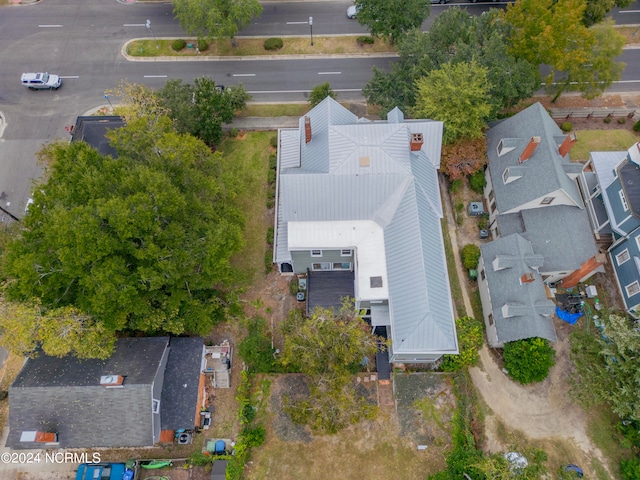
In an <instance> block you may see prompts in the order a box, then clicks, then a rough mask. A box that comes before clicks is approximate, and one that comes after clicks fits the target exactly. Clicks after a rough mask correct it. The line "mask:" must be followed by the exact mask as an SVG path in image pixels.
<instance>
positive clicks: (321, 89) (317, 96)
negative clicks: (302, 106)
mask: <svg viewBox="0 0 640 480" xmlns="http://www.w3.org/2000/svg"><path fill="white" fill-rule="evenodd" d="M327 97H331V98H333V99H334V100H335V99H336V92H334V91H333V90H332V89H331V85H329V82H324V83H321V84H320V85H316V86H315V87H313V88H312V89H311V93H309V105H310V106H311V107H315V106H316V105H318V104H319V103H320V102H321V101H323V100H324V99H325V98H327Z"/></svg>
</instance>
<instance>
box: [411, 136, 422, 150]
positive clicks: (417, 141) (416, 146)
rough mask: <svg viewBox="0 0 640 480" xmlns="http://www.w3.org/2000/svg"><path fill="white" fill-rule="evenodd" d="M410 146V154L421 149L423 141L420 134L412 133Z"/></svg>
mask: <svg viewBox="0 0 640 480" xmlns="http://www.w3.org/2000/svg"><path fill="white" fill-rule="evenodd" d="M410 145H411V151H412V152H419V151H420V149H421V148H422V145H424V139H423V138H422V134H421V133H412V134H411V142H410Z"/></svg>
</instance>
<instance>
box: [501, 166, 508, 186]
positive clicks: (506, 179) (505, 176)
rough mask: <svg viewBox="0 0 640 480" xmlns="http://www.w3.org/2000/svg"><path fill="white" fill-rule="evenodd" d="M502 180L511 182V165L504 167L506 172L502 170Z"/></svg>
mask: <svg viewBox="0 0 640 480" xmlns="http://www.w3.org/2000/svg"><path fill="white" fill-rule="evenodd" d="M502 181H503V182H504V183H508V182H509V167H507V168H505V169H504V172H502Z"/></svg>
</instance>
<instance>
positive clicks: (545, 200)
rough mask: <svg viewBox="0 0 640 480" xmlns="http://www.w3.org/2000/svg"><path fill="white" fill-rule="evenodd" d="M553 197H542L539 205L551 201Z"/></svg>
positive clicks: (547, 203)
mask: <svg viewBox="0 0 640 480" xmlns="http://www.w3.org/2000/svg"><path fill="white" fill-rule="evenodd" d="M553 199H554V197H544V198H543V199H542V201H541V202H540V205H549V204H550V203H551V202H553Z"/></svg>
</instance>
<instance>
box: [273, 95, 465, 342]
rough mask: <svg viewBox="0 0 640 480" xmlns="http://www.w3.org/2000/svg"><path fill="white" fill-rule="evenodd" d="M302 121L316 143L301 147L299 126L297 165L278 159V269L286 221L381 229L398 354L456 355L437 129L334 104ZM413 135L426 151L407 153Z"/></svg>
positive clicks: (284, 256) (285, 257)
mask: <svg viewBox="0 0 640 480" xmlns="http://www.w3.org/2000/svg"><path fill="white" fill-rule="evenodd" d="M308 116H309V117H310V119H311V128H312V136H313V140H312V141H311V142H309V143H308V144H305V143H304V118H302V119H301V120H300V134H299V138H300V144H301V145H302V147H301V155H302V161H301V162H300V167H299V168H295V167H292V166H295V165H296V159H295V158H292V157H293V156H295V152H294V151H293V150H294V149H293V148H290V149H287V150H286V151H283V150H282V149H281V151H280V152H279V155H280V166H281V168H280V170H279V176H278V182H279V183H278V186H279V192H278V203H277V214H276V215H277V217H276V218H277V220H276V222H277V228H276V238H277V241H276V252H275V254H276V261H277V262H279V263H280V262H287V261H290V260H291V255H290V254H289V252H288V247H287V226H288V225H287V224H288V222H292V221H339V220H373V221H375V222H376V223H377V224H378V225H380V226H381V227H382V228H383V229H384V242H385V245H384V250H385V254H386V258H387V275H388V283H389V297H390V298H389V311H390V321H391V334H392V335H391V336H392V339H393V342H394V347H393V349H394V352H396V353H418V354H420V353H431V354H433V353H456V352H457V338H456V333H455V323H454V318H453V306H452V302H451V293H450V291H449V282H448V275H447V268H446V262H445V257H444V246H443V240H442V231H441V226H440V219H441V217H442V205H441V200H440V190H439V185H438V179H437V171H436V169H437V167H438V166H439V164H440V153H441V143H442V129H443V125H442V122H434V121H431V120H416V121H404V115H403V114H402V112H401V111H400V110H396V111H393V114H391V118H390V121H389V122H361V121H358V120H357V118H356V117H355V116H354V115H353V114H351V113H350V112H348V110H346V109H344V107H342V106H340V105H339V104H338V103H337V102H335V101H334V100H332V99H330V98H327V99H325V100H324V101H323V102H322V103H320V104H319V105H318V106H317V107H316V108H314V109H313V110H311V111H310V112H309V113H308ZM417 132H420V133H422V134H423V139H424V144H423V146H422V148H421V150H420V151H418V152H410V148H409V142H410V137H411V133H417ZM281 138H283V135H282V133H281ZM298 155H300V154H298ZM283 156H284V157H287V158H283ZM363 157H364V159H363ZM367 164H368V165H367Z"/></svg>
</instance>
